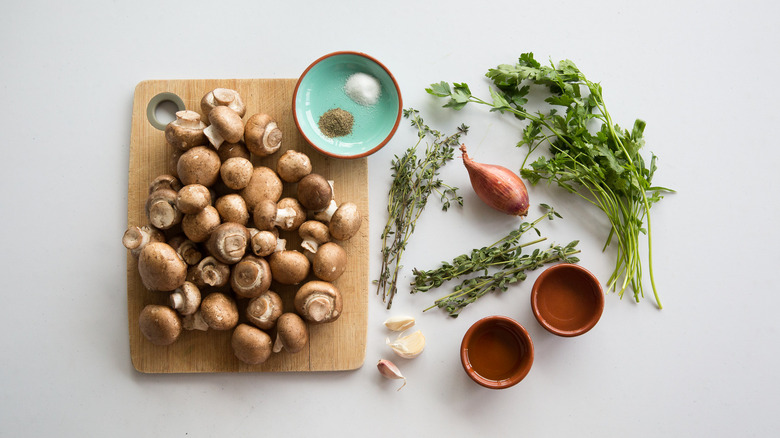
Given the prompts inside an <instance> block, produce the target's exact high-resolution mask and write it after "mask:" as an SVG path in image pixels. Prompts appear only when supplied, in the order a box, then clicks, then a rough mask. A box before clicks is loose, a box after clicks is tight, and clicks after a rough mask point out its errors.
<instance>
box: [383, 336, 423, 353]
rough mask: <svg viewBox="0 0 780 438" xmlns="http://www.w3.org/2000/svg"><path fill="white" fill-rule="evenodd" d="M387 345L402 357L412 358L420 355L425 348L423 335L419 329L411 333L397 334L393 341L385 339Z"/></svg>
mask: <svg viewBox="0 0 780 438" xmlns="http://www.w3.org/2000/svg"><path fill="white" fill-rule="evenodd" d="M387 345H389V346H390V348H392V349H393V351H395V354H397V355H399V356H401V357H403V358H404V359H413V358H415V357H417V356H419V355H420V353H422V352H423V349H425V336H423V334H422V332H421V331H420V330H417V331H416V332H414V333H412V334H411V335H406V336H403V334H401V335H399V336H398V338H396V340H395V341H391V340H390V339H388V340H387Z"/></svg>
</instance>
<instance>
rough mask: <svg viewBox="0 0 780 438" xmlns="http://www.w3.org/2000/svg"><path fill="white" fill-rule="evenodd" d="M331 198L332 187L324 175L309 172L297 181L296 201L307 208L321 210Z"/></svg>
mask: <svg viewBox="0 0 780 438" xmlns="http://www.w3.org/2000/svg"><path fill="white" fill-rule="evenodd" d="M331 199H333V188H332V187H331V185H330V184H329V183H328V180H327V179H325V177H324V176H322V175H320V174H318V173H310V174H308V175H306V176H304V177H303V178H301V180H300V181H298V201H299V202H300V203H301V204H302V205H303V206H304V207H305V208H306V209H307V210H313V211H318V210H322V209H324V208H326V207H327V206H328V203H330V200H331Z"/></svg>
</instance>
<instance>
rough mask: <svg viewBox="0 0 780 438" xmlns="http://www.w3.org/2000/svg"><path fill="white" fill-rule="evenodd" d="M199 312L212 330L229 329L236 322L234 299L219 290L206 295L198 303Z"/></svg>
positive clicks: (236, 307)
mask: <svg viewBox="0 0 780 438" xmlns="http://www.w3.org/2000/svg"><path fill="white" fill-rule="evenodd" d="M200 313H201V316H203V321H205V322H206V324H208V326H209V328H212V329H214V330H230V329H232V328H233V327H235V326H236V324H238V306H237V305H236V301H235V300H234V299H233V298H231V297H229V296H227V295H225V294H223V293H221V292H212V293H210V294H208V295H206V297H205V298H203V300H202V301H201V303H200Z"/></svg>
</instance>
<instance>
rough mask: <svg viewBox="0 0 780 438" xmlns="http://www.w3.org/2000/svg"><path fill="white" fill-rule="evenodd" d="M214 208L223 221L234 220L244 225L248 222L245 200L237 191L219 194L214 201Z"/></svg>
mask: <svg viewBox="0 0 780 438" xmlns="http://www.w3.org/2000/svg"><path fill="white" fill-rule="evenodd" d="M214 208H216V209H217V212H218V213H219V217H220V218H222V221H223V222H235V223H237V224H241V225H244V226H246V224H247V223H248V222H249V210H247V208H246V201H244V198H242V197H241V195H239V194H237V193H231V194H228V195H224V196H220V197H219V198H217V201H216V202H215V203H214Z"/></svg>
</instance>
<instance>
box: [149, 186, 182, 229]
mask: <svg viewBox="0 0 780 438" xmlns="http://www.w3.org/2000/svg"><path fill="white" fill-rule="evenodd" d="M176 197H177V194H176V192H175V191H173V190H171V189H166V188H159V189H157V190H155V191H154V192H152V193H151V194H150V195H149V197H147V198H146V206H145V211H146V218H147V219H148V220H149V223H150V224H152V226H154V227H155V228H158V229H160V230H167V229H169V228H171V227H173V226H174V225H177V224H179V223H181V219H182V216H183V214H182V212H181V210H179V208H178V207H177V206H176Z"/></svg>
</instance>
